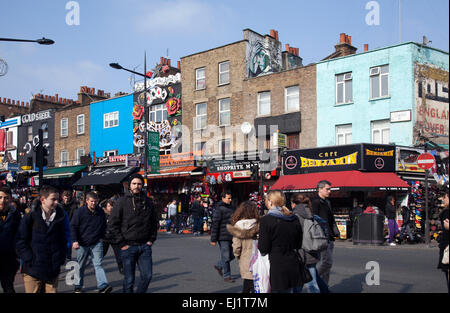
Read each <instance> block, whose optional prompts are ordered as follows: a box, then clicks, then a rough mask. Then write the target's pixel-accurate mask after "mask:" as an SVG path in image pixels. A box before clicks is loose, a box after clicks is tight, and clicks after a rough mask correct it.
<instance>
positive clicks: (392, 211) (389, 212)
mask: <svg viewBox="0 0 450 313" xmlns="http://www.w3.org/2000/svg"><path fill="white" fill-rule="evenodd" d="M384 211H385V212H386V217H387V219H388V220H395V218H396V216H397V209H396V208H395V206H393V205H392V204H391V203H389V202H388V203H386V207H385V209H384Z"/></svg>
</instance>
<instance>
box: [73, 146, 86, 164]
mask: <svg viewBox="0 0 450 313" xmlns="http://www.w3.org/2000/svg"><path fill="white" fill-rule="evenodd" d="M76 155H77V160H76V164H75V165H78V164H81V157H82V156H84V148H78V149H77V151H76Z"/></svg>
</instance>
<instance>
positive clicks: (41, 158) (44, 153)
mask: <svg viewBox="0 0 450 313" xmlns="http://www.w3.org/2000/svg"><path fill="white" fill-rule="evenodd" d="M38 137H39V142H38V144H37V145H36V166H37V167H39V169H41V168H44V167H45V166H47V165H48V161H47V157H48V155H49V153H48V150H47V147H44V142H43V138H42V129H39V136H38Z"/></svg>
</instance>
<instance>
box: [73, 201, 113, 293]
mask: <svg viewBox="0 0 450 313" xmlns="http://www.w3.org/2000/svg"><path fill="white" fill-rule="evenodd" d="M70 227H71V237H72V241H73V244H72V247H73V248H74V249H75V250H77V262H78V264H79V265H80V266H79V267H78V271H77V273H76V274H78V275H76V276H75V277H76V279H75V293H81V292H82V289H83V281H84V271H85V269H86V265H87V262H88V259H89V257H90V256H91V257H92V264H93V265H94V270H95V278H96V279H97V288H98V290H99V292H100V293H109V292H111V291H112V287H111V286H109V284H108V280H107V279H106V274H105V270H104V269H103V266H102V262H103V242H102V241H101V239H102V238H103V237H104V236H105V232H106V215H105V212H104V211H103V210H102V209H101V208H100V207H99V206H98V196H97V195H96V194H95V193H94V192H89V193H88V194H87V195H86V205H83V206H82V207H80V208H78V209H77V210H76V211H75V213H74V214H73V217H72V221H71V222H70Z"/></svg>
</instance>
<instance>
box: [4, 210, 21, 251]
mask: <svg viewBox="0 0 450 313" xmlns="http://www.w3.org/2000/svg"><path fill="white" fill-rule="evenodd" d="M20 220H21V217H20V213H19V211H17V210H16V209H15V208H13V207H11V206H10V207H9V208H8V212H7V215H6V219H5V221H4V222H2V221H0V255H1V256H2V257H5V256H12V257H15V256H16V246H15V238H16V234H17V230H18V228H19V224H20Z"/></svg>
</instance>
